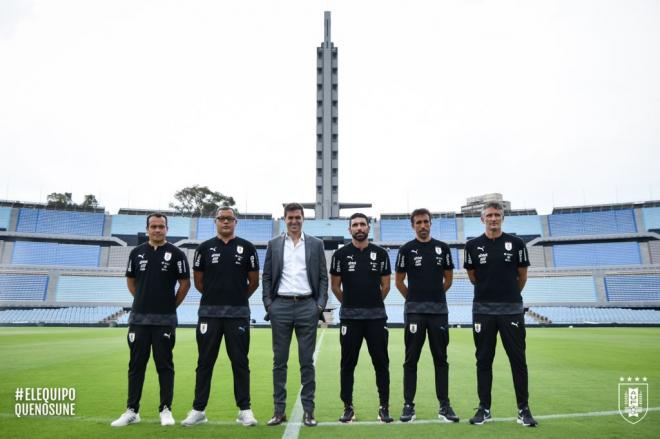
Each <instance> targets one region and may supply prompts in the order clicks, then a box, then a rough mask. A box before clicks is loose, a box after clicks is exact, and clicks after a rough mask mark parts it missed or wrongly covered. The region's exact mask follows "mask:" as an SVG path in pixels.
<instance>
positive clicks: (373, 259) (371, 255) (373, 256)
mask: <svg viewBox="0 0 660 439" xmlns="http://www.w3.org/2000/svg"><path fill="white" fill-rule="evenodd" d="M369 257H370V258H371V260H372V261H375V260H376V252H371V253H369Z"/></svg>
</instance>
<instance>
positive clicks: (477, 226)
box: [463, 215, 543, 240]
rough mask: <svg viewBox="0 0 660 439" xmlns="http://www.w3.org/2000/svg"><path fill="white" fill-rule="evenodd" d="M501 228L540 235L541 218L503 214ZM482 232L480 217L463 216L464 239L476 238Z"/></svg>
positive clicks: (530, 234) (521, 233) (541, 233)
mask: <svg viewBox="0 0 660 439" xmlns="http://www.w3.org/2000/svg"><path fill="white" fill-rule="evenodd" d="M502 228H503V229H504V231H505V232H507V233H515V234H516V235H525V236H542V235H543V230H542V228H541V219H540V217H539V216H538V215H521V216H505V217H504V222H503V223H502ZM483 233H484V224H483V223H482V222H481V218H480V217H467V218H463V235H464V236H465V239H466V240H467V239H472V238H476V237H477V236H481V235H482V234H483Z"/></svg>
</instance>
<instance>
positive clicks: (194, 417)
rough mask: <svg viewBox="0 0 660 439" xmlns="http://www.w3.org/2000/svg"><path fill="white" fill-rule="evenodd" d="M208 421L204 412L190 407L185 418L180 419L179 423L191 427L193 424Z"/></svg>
mask: <svg viewBox="0 0 660 439" xmlns="http://www.w3.org/2000/svg"><path fill="white" fill-rule="evenodd" d="M208 421H209V420H208V419H206V412H204V411H201V412H200V411H199V410H195V409H192V410H190V411H189V412H188V416H186V419H184V420H183V421H181V425H184V426H186V427H192V426H193V425H197V424H204V423H206V422H208Z"/></svg>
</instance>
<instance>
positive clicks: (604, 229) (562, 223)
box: [548, 209, 637, 236]
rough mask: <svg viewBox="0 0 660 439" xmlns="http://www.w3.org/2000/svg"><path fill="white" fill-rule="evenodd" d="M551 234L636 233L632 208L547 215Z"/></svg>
mask: <svg viewBox="0 0 660 439" xmlns="http://www.w3.org/2000/svg"><path fill="white" fill-rule="evenodd" d="M548 226H549V228H550V235H551V236H576V235H607V234H617V233H636V232H637V226H636V225H635V215H634V212H633V210H632V209H624V210H608V211H604V212H582V213H555V214H552V215H548Z"/></svg>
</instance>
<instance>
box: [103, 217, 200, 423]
mask: <svg viewBox="0 0 660 439" xmlns="http://www.w3.org/2000/svg"><path fill="white" fill-rule="evenodd" d="M147 236H148V238H149V240H148V241H147V242H145V243H144V244H142V245H139V246H137V247H135V248H134V249H133V250H132V251H131V253H130V256H129V257H128V266H127V268H126V283H127V286H128V291H129V292H130V293H131V295H133V306H132V307H131V314H130V317H129V319H128V337H127V339H128V347H129V349H130V361H129V363H128V402H127V409H126V412H124V413H123V414H122V415H121V416H120V417H119V418H118V419H116V420H115V421H113V422H112V423H111V424H110V425H112V426H113V427H124V426H126V425H129V424H137V423H138V422H140V415H139V410H140V398H141V396H142V386H143V385H144V372H145V370H146V368H147V362H148V361H149V356H150V354H151V351H152V349H153V353H154V362H155V363H156V370H157V371H158V382H159V384H160V406H159V408H158V410H159V411H160V424H161V425H163V426H168V425H174V423H175V421H174V418H173V417H172V397H173V393H174V361H173V359H172V349H173V348H174V342H175V335H176V333H175V331H176V325H177V317H176V308H177V307H178V306H179V305H180V304H181V302H183V299H185V297H186V294H187V293H188V290H189V289H190V272H189V269H188V260H187V259H186V255H185V254H184V253H183V252H182V251H181V250H180V249H179V248H177V247H175V246H174V245H172V244H170V243H169V242H167V240H166V238H167V217H166V216H165V215H163V214H162V213H152V214H149V216H147ZM177 281H178V282H179V288H178V290H177V291H176V293H175V292H174V287H175V286H176V283H177Z"/></svg>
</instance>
